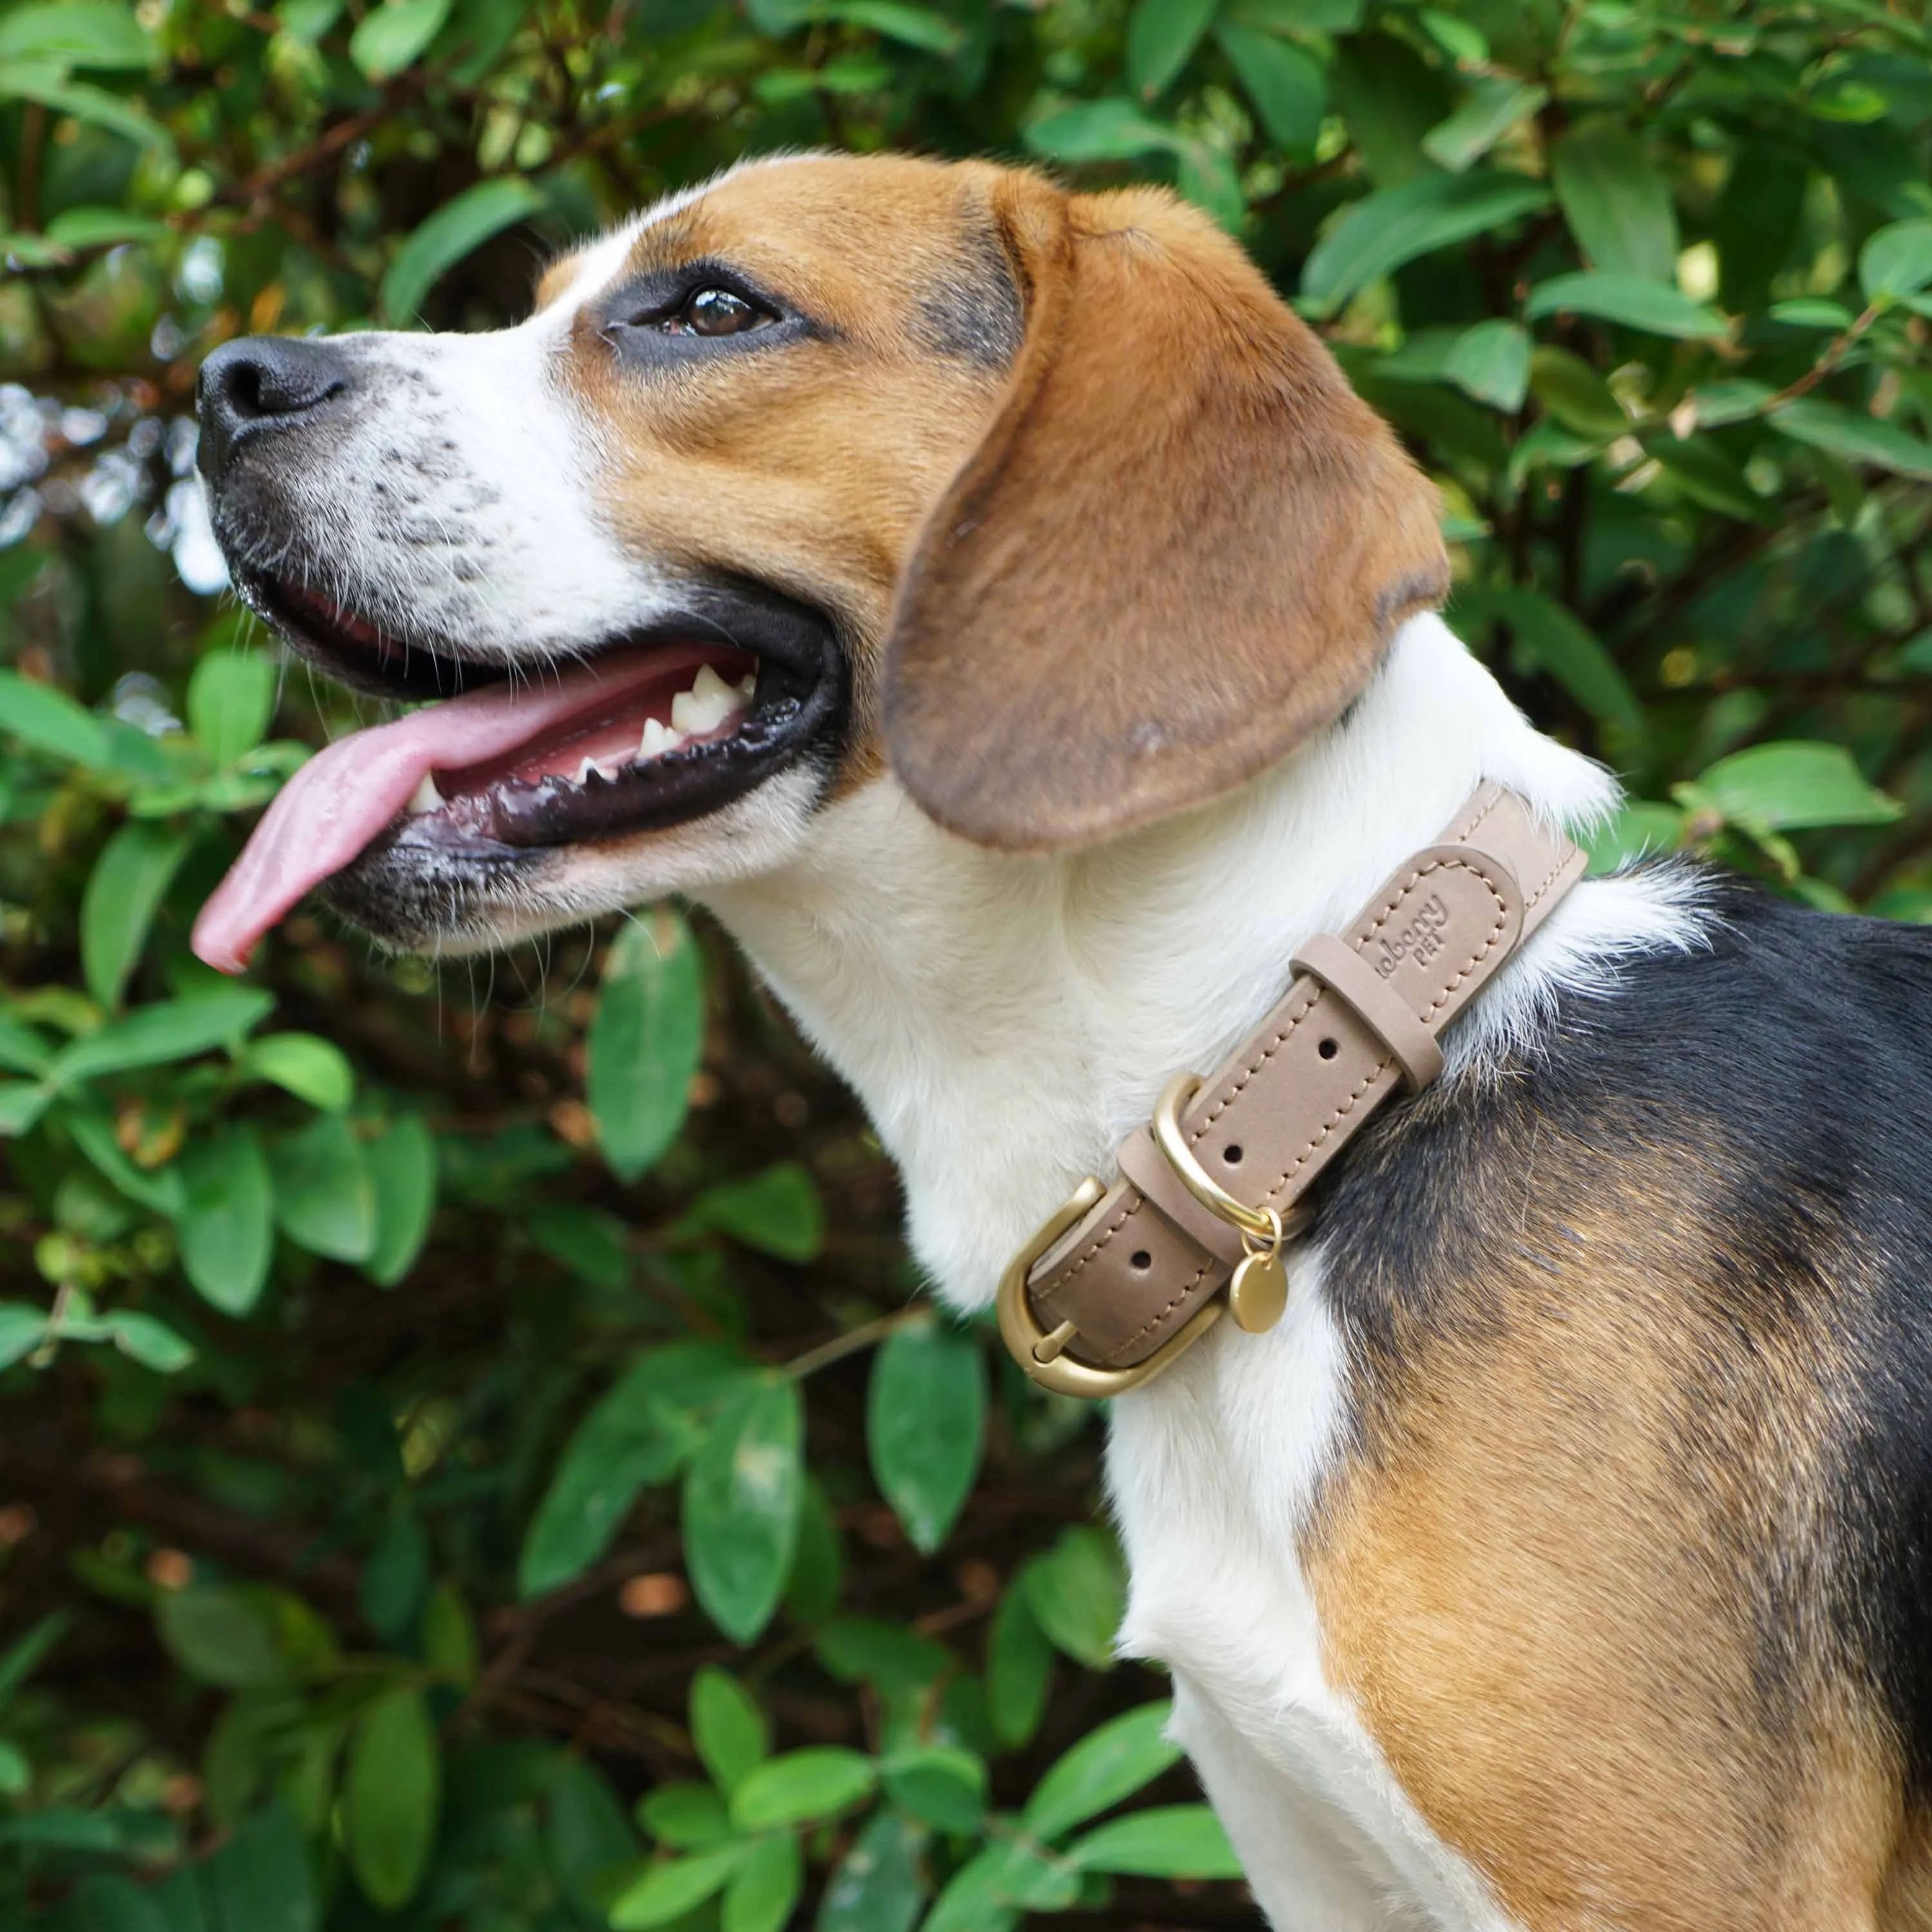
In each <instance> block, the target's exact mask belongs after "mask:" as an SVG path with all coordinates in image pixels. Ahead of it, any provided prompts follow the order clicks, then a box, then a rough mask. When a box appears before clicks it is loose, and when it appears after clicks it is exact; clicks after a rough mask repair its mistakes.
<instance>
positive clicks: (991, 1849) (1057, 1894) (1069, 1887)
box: [919, 1840, 1080, 1932]
mask: <svg viewBox="0 0 1932 1932" xmlns="http://www.w3.org/2000/svg"><path fill="white" fill-rule="evenodd" d="M1079 1895H1080V1874H1079V1873H1078V1872H1076V1871H1075V1870H1073V1867H1071V1866H1070V1865H1068V1864H1066V1863H1065V1862H1064V1861H1062V1860H1061V1859H1059V1858H1049V1857H1047V1856H1046V1855H1043V1854H1042V1853H1041V1852H1038V1851H1037V1850H1035V1849H1034V1847H1033V1846H1032V1845H1031V1844H1030V1843H1026V1842H1025V1841H1015V1840H1010V1841H1004V1842H996V1843H993V1844H991V1845H989V1846H987V1847H986V1849H985V1850H984V1851H983V1852H980V1853H979V1854H978V1855H977V1856H975V1857H974V1858H969V1859H968V1861H967V1862H966V1863H965V1864H964V1865H963V1866H962V1867H960V1869H959V1870H958V1871H956V1873H954V1874H953V1877H952V1879H950V1881H949V1882H948V1883H947V1887H946V1889H945V1890H944V1891H942V1892H941V1894H939V1898H938V1903H936V1904H935V1906H933V1908H932V1911H931V1912H929V1913H928V1914H927V1915H926V1919H925V1921H924V1923H923V1924H922V1925H921V1927H920V1928H919V1932H1010V1928H1011V1927H1013V1926H1014V1925H1016V1924H1018V1923H1019V1917H1020V1914H1021V1913H1022V1912H1024V1911H1034V1912H1064V1911H1065V1910H1066V1909H1067V1907H1068V1906H1070V1905H1072V1904H1073V1903H1074V1901H1075V1900H1076V1899H1077V1898H1078V1897H1079Z"/></svg>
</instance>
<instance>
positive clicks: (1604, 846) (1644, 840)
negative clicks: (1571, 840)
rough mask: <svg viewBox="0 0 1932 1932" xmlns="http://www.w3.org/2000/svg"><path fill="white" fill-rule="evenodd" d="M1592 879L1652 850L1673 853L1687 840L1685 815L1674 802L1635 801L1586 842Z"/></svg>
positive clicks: (1623, 865)
mask: <svg viewBox="0 0 1932 1932" xmlns="http://www.w3.org/2000/svg"><path fill="white" fill-rule="evenodd" d="M1683 842H1684V814H1683V813H1682V811H1679V810H1678V808H1676V806H1675V805H1653V804H1651V803H1649V802H1647V801H1646V800H1643V799H1632V800H1631V801H1629V802H1627V803H1625V805H1622V807H1621V808H1619V810H1618V811H1617V812H1616V814H1615V816H1614V817H1611V818H1610V819H1608V820H1606V821H1605V822H1604V824H1602V825H1601V826H1599V827H1598V829H1596V830H1595V832H1592V833H1591V835H1589V838H1586V839H1585V840H1584V841H1583V846H1584V849H1585V850H1586V851H1587V852H1588V853H1589V855H1590V872H1591V876H1592V877H1602V876H1603V874H1605V873H1607V872H1620V871H1622V870H1623V869H1624V868H1625V866H1627V865H1635V864H1636V863H1637V861H1638V860H1639V859H1641V858H1643V857H1644V856H1646V853H1652V852H1673V851H1675V850H1676V849H1677V847H1679V845H1681V844H1683Z"/></svg>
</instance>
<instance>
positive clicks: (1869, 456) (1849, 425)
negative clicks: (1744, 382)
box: [1766, 396, 1932, 483]
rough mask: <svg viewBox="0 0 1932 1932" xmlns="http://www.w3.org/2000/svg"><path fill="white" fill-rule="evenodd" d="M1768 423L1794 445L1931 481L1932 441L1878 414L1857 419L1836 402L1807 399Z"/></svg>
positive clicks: (1776, 414)
mask: <svg viewBox="0 0 1932 1932" xmlns="http://www.w3.org/2000/svg"><path fill="white" fill-rule="evenodd" d="M1766 420H1767V421H1768V422H1769V423H1770V425H1771V426H1772V428H1773V429H1775V430H1776V431H1778V432H1779V434H1781V435H1784V436H1788V437H1790V438H1791V440H1793V442H1794V443H1808V444H1810V445H1811V447H1812V448H1813V449H1822V450H1824V451H1826V452H1828V453H1829V454H1830V455H1833V456H1841V457H1843V458H1844V459H1845V460H1846V462H1848V463H1875V464H1876V465H1877V466H1879V468H1880V469H1889V470H1892V471H1894V472H1896V473H1897V475H1900V476H1911V477H1915V478H1917V479H1918V481H1920V482H1921V483H1932V443H1927V442H1926V441H1924V440H1923V439H1922V438H1921V437H1915V436H1912V435H1911V434H1908V433H1907V432H1906V431H1904V430H1902V429H1900V428H1898V427H1897V425H1895V424H1892V423H1888V422H1880V421H1879V419H1878V418H1877V417H1876V416H1854V415H1852V413H1851V412H1850V411H1849V410H1841V409H1840V408H1838V407H1837V406H1836V405H1835V404H1831V403H1826V402H1821V401H1819V400H1818V399H1817V398H1816V397H1814V396H1803V397H1801V398H1799V400H1798V401H1796V402H1793V403H1787V404H1784V406H1783V407H1781V408H1780V409H1778V410H1775V411H1773V412H1772V414H1771V416H1769V418H1767V419H1766Z"/></svg>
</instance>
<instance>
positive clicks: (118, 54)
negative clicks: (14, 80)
mask: <svg viewBox="0 0 1932 1932" xmlns="http://www.w3.org/2000/svg"><path fill="white" fill-rule="evenodd" d="M156 52H157V49H156V47H155V45H154V37H153V35H151V34H149V33H148V32H147V31H146V30H145V28H143V27H142V26H141V24H140V23H139V21H138V20H136V18H135V17H134V10H133V7H129V6H124V5H120V4H119V3H118V0H51V4H46V5H29V6H26V7H15V8H14V9H13V11H12V12H11V13H0V65H7V64H8V63H10V62H15V61H19V62H28V61H33V62H52V63H54V64H55V65H58V66H61V67H68V68H74V67H78V68H95V69H101V70H106V69H126V70H132V69H134V68H150V67H152V66H153V65H154V56H155V53H156Z"/></svg>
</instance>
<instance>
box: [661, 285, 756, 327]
mask: <svg viewBox="0 0 1932 1932" xmlns="http://www.w3.org/2000/svg"><path fill="white" fill-rule="evenodd" d="M770 320H772V317H771V316H770V315H769V314H768V313H767V312H766V311H765V310H763V309H761V308H757V307H756V306H755V305H754V304H752V303H751V302H747V301H746V300H745V298H744V297H743V296H741V295H734V294H733V293H732V292H731V290H729V289H721V288H717V287H712V286H710V285H709V284H707V285H706V287H703V288H698V289H693V290H691V293H690V294H689V295H688V296H685V299H684V300H683V301H682V302H681V303H679V305H678V306H677V308H675V309H673V311H671V313H670V314H669V315H667V316H666V317H664V320H663V321H662V322H661V323H659V324H658V327H659V328H660V329H662V330H663V331H664V333H665V334H666V335H743V334H745V332H746V331H747V330H748V329H762V328H763V326H765V324H766V323H768V322H769V321H770Z"/></svg>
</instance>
